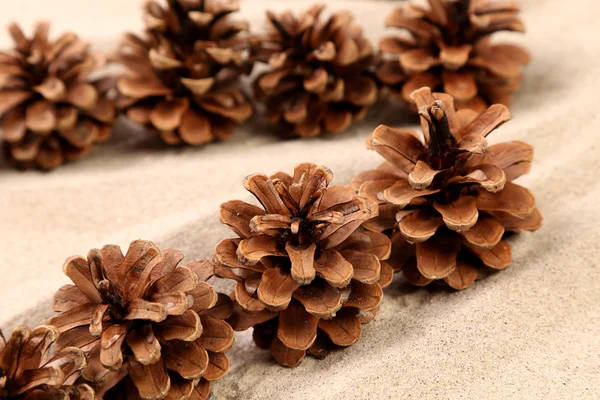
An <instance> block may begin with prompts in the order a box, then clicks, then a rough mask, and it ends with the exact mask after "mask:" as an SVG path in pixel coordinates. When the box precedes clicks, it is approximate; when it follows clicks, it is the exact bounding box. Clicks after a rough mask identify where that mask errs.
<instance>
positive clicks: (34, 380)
mask: <svg viewBox="0 0 600 400" xmlns="http://www.w3.org/2000/svg"><path fill="white" fill-rule="evenodd" d="M58 335H59V333H58V330H57V329H56V328H54V327H53V326H46V325H42V326H39V327H37V328H35V329H34V330H30V329H29V328H28V327H26V326H19V327H17V328H16V329H15V331H14V332H13V333H12V336H11V337H10V338H9V339H8V341H7V340H6V339H5V338H4V336H3V335H2V331H0V399H7V400H9V399H10V400H12V399H14V400H20V399H22V400H56V399H62V400H94V391H93V390H92V388H91V387H90V386H89V385H86V384H77V385H73V384H71V383H72V382H73V381H74V380H75V379H77V377H78V376H79V374H80V371H81V369H82V368H85V366H86V359H85V354H84V353H83V351H81V350H79V349H76V348H73V347H67V348H59V349H56V348H53V345H55V344H56V340H57V338H58ZM69 382H70V383H69Z"/></svg>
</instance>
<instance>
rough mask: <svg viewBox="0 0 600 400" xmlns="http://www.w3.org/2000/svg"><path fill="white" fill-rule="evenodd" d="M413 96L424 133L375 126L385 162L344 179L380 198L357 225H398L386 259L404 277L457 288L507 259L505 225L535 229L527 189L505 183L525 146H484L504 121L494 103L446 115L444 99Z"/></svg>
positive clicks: (523, 165) (422, 93)
mask: <svg viewBox="0 0 600 400" xmlns="http://www.w3.org/2000/svg"><path fill="white" fill-rule="evenodd" d="M413 99H414V101H415V102H416V105H417V106H418V107H419V110H420V111H419V114H420V116H421V127H422V129H423V134H422V135H421V134H418V133H417V132H414V131H409V130H402V129H394V128H389V127H387V126H383V125H382V126H380V127H378V128H377V129H376V130H375V132H373V136H372V137H371V138H369V141H368V142H367V145H368V147H369V148H371V149H373V150H375V151H377V152H379V153H380V154H381V155H382V156H383V157H384V158H385V159H386V160H387V162H385V163H384V164H382V165H381V166H380V167H379V168H378V169H377V170H375V171H367V172H364V173H362V174H360V175H358V176H357V177H356V178H354V180H353V182H352V185H353V187H354V188H355V189H357V190H358V193H359V195H361V196H367V197H370V198H372V199H377V201H378V202H379V209H380V213H379V216H378V217H377V218H375V219H373V220H371V221H368V222H367V223H365V227H366V228H368V229H372V230H374V231H377V232H384V231H385V232H388V233H391V232H393V231H394V230H397V232H396V233H395V234H394V236H393V238H392V243H393V245H394V246H396V247H397V248H396V249H395V253H397V254H398V256H397V257H398V260H392V259H390V262H392V263H393V264H395V265H398V266H404V269H403V270H404V275H405V276H406V278H407V279H408V280H409V281H410V282H411V283H413V284H415V285H419V286H423V285H427V284H429V283H430V282H432V281H434V280H441V279H443V280H444V281H445V282H446V283H447V284H448V285H450V286H451V287H453V288H455V289H464V288H466V287H468V286H470V285H471V284H473V282H474V281H475V279H476V278H477V277H478V276H483V273H484V272H486V271H487V269H486V267H489V268H492V269H496V270H501V269H504V268H506V267H507V266H508V265H509V263H510V261H511V248H510V245H509V243H508V242H507V241H505V240H502V238H503V235H504V233H505V232H519V231H521V230H529V231H534V230H536V229H538V228H539V227H540V226H541V223H542V217H541V215H540V213H539V211H538V210H537V208H536V207H535V199H534V197H533V195H532V194H531V193H530V192H529V190H527V189H525V188H523V187H521V186H519V185H517V184H515V183H513V182H512V181H513V180H514V179H516V178H518V177H519V176H521V175H523V174H525V173H527V172H528V171H529V169H530V167H531V162H532V159H533V148H532V147H531V146H530V145H528V144H526V143H523V142H519V141H513V142H508V143H501V144H496V145H493V146H490V147H489V148H487V144H486V139H485V137H486V136H487V135H488V134H489V133H490V132H491V131H493V130H494V129H495V128H497V127H498V126H500V125H501V124H503V123H504V122H506V121H508V120H509V119H510V113H509V112H508V110H507V109H506V107H505V106H503V105H500V104H495V105H493V106H491V107H490V108H488V109H487V110H486V111H484V112H483V113H482V114H481V115H479V116H477V112H475V111H473V110H461V111H459V112H455V109H454V104H453V100H452V97H451V96H449V95H447V94H441V93H434V94H433V95H432V94H431V91H430V89H429V88H422V89H420V90H417V91H416V92H414V93H413ZM402 237H403V238H405V239H406V240H407V241H408V242H410V243H414V246H410V245H407V244H406V243H405V242H404V241H403V240H402Z"/></svg>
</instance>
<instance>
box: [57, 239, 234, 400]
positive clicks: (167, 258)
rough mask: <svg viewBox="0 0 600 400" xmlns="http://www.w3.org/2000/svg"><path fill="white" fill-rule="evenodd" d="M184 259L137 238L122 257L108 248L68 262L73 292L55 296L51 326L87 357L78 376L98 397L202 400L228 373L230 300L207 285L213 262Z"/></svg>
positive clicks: (68, 287)
mask: <svg viewBox="0 0 600 400" xmlns="http://www.w3.org/2000/svg"><path fill="white" fill-rule="evenodd" d="M182 258H183V256H182V254H181V253H179V252H178V251H176V250H172V249H168V250H165V251H164V252H161V251H160V250H159V249H158V248H157V247H156V246H155V245H154V244H153V243H151V242H147V241H142V240H137V241H134V242H133V243H131V245H130V246H129V250H128V251H127V254H126V255H125V256H123V255H122V253H121V249H120V248H119V247H118V246H112V245H109V246H105V247H103V248H102V250H96V249H93V250H90V252H89V254H88V257H87V259H85V258H83V257H79V256H76V257H71V258H69V259H68V260H67V261H66V262H65V266H64V271H65V274H66V275H67V276H68V277H69V278H70V279H71V280H72V281H73V283H75V286H73V285H66V286H63V287H62V288H61V289H60V290H59V291H58V292H57V293H56V295H55V298H54V309H55V311H59V312H62V314H60V315H58V316H56V317H54V318H52V319H51V320H50V321H49V322H50V324H52V325H54V326H56V327H57V328H58V329H59V331H61V333H62V334H61V337H60V339H59V340H58V344H59V345H60V346H76V347H79V348H82V349H84V350H85V351H89V366H88V367H87V368H86V369H85V370H83V372H82V376H83V378H84V379H86V380H88V381H90V382H93V383H94V385H95V386H96V391H97V396H98V397H99V398H101V397H102V396H104V397H105V398H106V399H113V398H121V397H117V396H123V393H127V395H126V396H124V397H122V398H127V399H139V398H142V399H163V398H169V399H184V398H185V399H186V398H188V396H189V398H191V399H206V398H207V397H208V395H209V393H210V381H212V380H215V379H218V378H220V377H221V376H223V374H224V373H225V372H226V371H227V369H228V368H229V361H228V359H227V357H226V356H225V354H224V353H225V352H226V351H228V350H229V349H230V348H231V346H232V344H233V340H234V336H233V330H232V329H231V327H230V326H229V325H228V324H227V323H226V322H225V321H224V319H225V318H227V317H229V315H230V314H231V308H232V307H231V300H230V299H229V298H228V297H227V296H225V295H218V294H217V293H216V292H215V290H214V289H213V288H212V287H211V285H209V284H208V283H206V282H205V278H207V277H210V276H212V275H213V267H212V264H210V263H209V262H204V261H195V262H191V263H189V264H187V265H186V266H179V267H178V266H177V265H178V264H179V262H180V261H181V260H182Z"/></svg>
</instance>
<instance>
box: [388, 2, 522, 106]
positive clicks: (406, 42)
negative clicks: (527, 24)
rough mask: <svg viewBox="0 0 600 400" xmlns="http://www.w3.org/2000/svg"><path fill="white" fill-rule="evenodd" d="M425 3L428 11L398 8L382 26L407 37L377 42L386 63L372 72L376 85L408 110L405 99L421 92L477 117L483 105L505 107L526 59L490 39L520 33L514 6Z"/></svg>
mask: <svg viewBox="0 0 600 400" xmlns="http://www.w3.org/2000/svg"><path fill="white" fill-rule="evenodd" d="M428 2H429V7H421V6H419V5H416V4H410V3H408V4H403V5H401V6H400V7H399V8H398V9H396V10H395V11H393V12H392V13H391V14H390V15H389V16H388V17H387V19H386V25H387V26H390V27H395V28H400V29H402V30H404V31H407V32H408V35H403V36H390V37H386V38H384V39H382V40H381V41H380V43H379V47H380V49H381V51H382V52H383V53H384V57H385V59H386V61H385V62H384V63H383V64H382V65H381V66H380V67H379V69H378V72H377V76H378V77H379V79H380V80H381V81H382V82H384V83H385V84H386V85H388V87H389V89H390V90H391V92H392V93H394V94H396V95H397V96H398V97H400V98H401V99H403V100H404V101H407V102H409V103H411V104H414V102H413V100H412V99H411V98H410V94H411V93H412V92H413V91H414V90H416V89H419V88H421V87H423V86H427V87H430V88H431V89H432V90H436V91H444V92H446V93H448V94H450V95H452V97H454V99H455V102H456V106H457V108H458V109H462V108H470V109H473V110H475V111H478V112H481V111H483V110H485V109H486V107H487V105H489V104H495V103H501V104H504V105H506V106H510V102H511V95H512V94H513V93H515V92H517V91H518V90H519V89H520V84H521V66H523V65H525V64H528V63H529V54H528V53H527V51H525V50H524V49H523V48H521V47H520V46H517V45H514V44H505V43H502V44H500V43H498V44H496V43H492V42H491V38H492V36H493V34H494V33H496V32H500V31H514V32H524V31H525V28H524V25H523V22H522V21H521V20H520V19H519V16H518V13H519V6H518V5H517V4H516V3H515V2H512V1H509V2H502V1H499V2H491V1H488V0H428ZM405 75H408V78H407V77H405Z"/></svg>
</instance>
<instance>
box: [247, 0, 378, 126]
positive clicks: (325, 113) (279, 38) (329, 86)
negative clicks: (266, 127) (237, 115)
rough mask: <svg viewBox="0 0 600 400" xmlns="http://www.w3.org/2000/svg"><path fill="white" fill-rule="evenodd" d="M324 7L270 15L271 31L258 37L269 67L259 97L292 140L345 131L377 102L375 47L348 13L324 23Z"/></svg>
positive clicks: (269, 115)
mask: <svg viewBox="0 0 600 400" xmlns="http://www.w3.org/2000/svg"><path fill="white" fill-rule="evenodd" d="M323 8H324V7H323V6H322V5H314V6H312V7H311V8H309V9H308V10H307V11H305V12H304V13H302V14H300V15H299V16H295V15H293V14H292V13H291V12H290V11H286V12H284V13H282V14H280V15H276V14H274V13H272V12H268V13H267V16H268V20H269V25H268V33H267V34H266V35H264V36H261V37H256V38H255V44H254V47H253V51H254V53H255V57H256V58H257V59H258V60H259V61H263V62H268V67H269V68H268V70H267V71H266V72H264V73H262V74H261V75H260V76H258V77H257V79H256V81H255V83H254V89H255V95H256V98H257V99H258V100H259V101H261V102H264V103H265V105H266V108H267V119H268V120H269V121H270V122H271V123H280V124H282V125H283V128H284V129H285V132H286V134H290V135H293V136H316V135H319V134H320V133H321V132H322V130H323V129H324V130H326V131H328V132H332V133H339V132H342V131H344V130H346V129H347V128H348V126H350V124H351V123H352V121H356V120H360V119H362V118H363V117H364V116H365V114H366V111H367V109H368V108H369V107H370V106H371V105H372V104H373V103H374V102H375V100H376V98H377V91H378V89H377V86H376V84H375V80H374V77H373V74H372V71H371V68H372V67H373V64H374V58H375V52H374V51H373V47H372V45H371V43H370V42H369V41H368V40H367V39H366V38H365V36H364V34H363V32H362V29H361V28H360V26H358V25H356V24H354V23H353V22H352V16H351V14H350V13H349V12H348V11H341V12H336V13H334V14H333V15H332V16H331V17H329V18H327V19H321V17H320V16H321V12H322V11H323Z"/></svg>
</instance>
